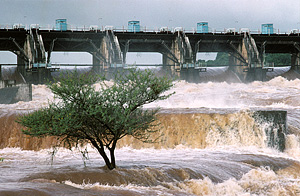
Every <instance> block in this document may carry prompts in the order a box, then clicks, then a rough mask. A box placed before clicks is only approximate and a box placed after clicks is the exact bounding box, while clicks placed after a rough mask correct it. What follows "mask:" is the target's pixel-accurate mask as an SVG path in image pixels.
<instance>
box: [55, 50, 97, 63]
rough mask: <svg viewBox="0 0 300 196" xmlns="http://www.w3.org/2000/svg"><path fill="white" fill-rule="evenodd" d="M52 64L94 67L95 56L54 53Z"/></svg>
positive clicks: (76, 53)
mask: <svg viewBox="0 0 300 196" xmlns="http://www.w3.org/2000/svg"><path fill="white" fill-rule="evenodd" d="M50 62H51V64H58V65H66V64H68V65H92V64H93V56H92V55H91V54H90V53H87V52H52V53H51V59H50Z"/></svg>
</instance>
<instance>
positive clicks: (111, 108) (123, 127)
mask: <svg viewBox="0 0 300 196" xmlns="http://www.w3.org/2000/svg"><path fill="white" fill-rule="evenodd" d="M96 82H99V84H100V86H101V88H100V90H96V89H95V86H94V85H93V84H94V83H96ZM172 86H173V84H172V80H170V79H168V78H166V77H157V76H155V75H154V73H153V72H151V71H149V70H146V71H140V70H135V69H132V70H129V73H128V74H124V73H118V74H116V76H115V78H114V83H113V84H112V85H108V84H107V82H106V81H105V80H104V79H103V78H99V77H96V76H95V75H80V74H78V72H74V73H69V75H68V77H65V78H62V79H60V82H58V81H55V82H54V83H52V84H49V85H48V87H49V88H50V89H51V91H52V92H53V93H54V95H55V96H56V98H58V100H59V101H58V102H53V103H49V106H47V107H45V108H42V109H40V110H37V111H35V112H33V113H29V114H27V115H23V116H21V117H19V118H18V120H17V122H19V123H20V124H22V125H23V126H24V127H25V128H24V129H23V130H22V131H23V133H25V134H27V135H31V136H36V137H44V136H58V137H59V138H61V139H62V141H64V143H65V144H67V145H68V146H71V145H72V144H74V143H75V144H79V143H85V142H89V143H91V144H92V146H94V147H95V148H96V149H97V151H98V152H99V153H100V155H101V156H102V157H103V159H104V161H105V163H106V166H107V167H108V168H109V169H114V168H115V167H116V164H115V155H114V151H115V148H116V144H117V141H118V140H119V139H121V138H123V137H125V136H127V135H130V136H132V137H134V138H136V139H139V140H141V141H143V142H151V140H149V136H150V135H151V133H153V132H156V131H157V123H156V122H155V120H156V114H157V112H158V110H159V109H152V110H145V109H143V108H142V107H143V105H144V104H147V103H151V102H154V101H156V100H163V99H166V98H168V97H169V96H171V94H172V93H171V94H163V93H164V92H165V91H166V90H168V89H170V88H171V87H172ZM105 148H106V149H108V151H109V154H110V159H109V157H108V154H107V153H106V151H105Z"/></svg>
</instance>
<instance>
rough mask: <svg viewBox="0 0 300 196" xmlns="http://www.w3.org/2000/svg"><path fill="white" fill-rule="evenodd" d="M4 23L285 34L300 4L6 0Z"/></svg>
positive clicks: (297, 23)
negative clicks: (265, 28)
mask: <svg viewBox="0 0 300 196" xmlns="http://www.w3.org/2000/svg"><path fill="white" fill-rule="evenodd" d="M0 3H1V5H0V16H1V17H0V25H12V24H14V23H22V24H27V25H29V24H39V25H41V26H44V25H45V26H46V25H51V26H52V25H54V24H55V20H56V19H58V18H66V19H67V21H68V24H70V25H73V26H83V25H85V26H90V25H98V26H106V25H109V26H114V27H117V28H121V27H122V26H125V27H126V26H127V23H128V21H129V20H139V21H140V22H141V25H142V26H147V28H159V27H165V26H168V27H184V28H185V29H187V30H189V29H190V30H191V29H192V28H196V24H197V22H202V21H206V22H208V23H209V27H210V28H212V29H217V30H221V29H224V28H237V29H238V28H250V29H251V30H258V29H260V28H261V24H263V23H273V24H274V28H275V29H280V31H281V32H284V31H289V30H291V29H299V28H300V0H0Z"/></svg>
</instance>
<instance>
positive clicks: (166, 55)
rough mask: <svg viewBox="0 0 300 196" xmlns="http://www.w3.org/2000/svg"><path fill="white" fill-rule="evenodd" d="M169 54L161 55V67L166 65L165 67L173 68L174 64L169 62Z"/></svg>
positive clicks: (171, 61)
mask: <svg viewBox="0 0 300 196" xmlns="http://www.w3.org/2000/svg"><path fill="white" fill-rule="evenodd" d="M171 58H172V57H171V54H169V53H167V54H163V55H162V62H163V65H167V66H174V65H175V62H174V61H173V60H171Z"/></svg>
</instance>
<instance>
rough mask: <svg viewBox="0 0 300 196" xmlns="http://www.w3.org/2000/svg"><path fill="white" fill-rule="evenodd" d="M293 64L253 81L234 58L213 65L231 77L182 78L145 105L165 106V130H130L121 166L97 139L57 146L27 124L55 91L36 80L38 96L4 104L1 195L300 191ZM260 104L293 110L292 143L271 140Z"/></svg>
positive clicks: (299, 88) (298, 103) (298, 86)
mask: <svg viewBox="0 0 300 196" xmlns="http://www.w3.org/2000/svg"><path fill="white" fill-rule="evenodd" d="M288 70H289V68H284V69H281V70H276V73H272V74H273V75H272V74H269V76H268V77H269V78H270V80H269V81H267V82H252V83H249V84H244V83H240V82H239V81H238V80H237V79H236V78H233V77H234V75H233V74H232V73H231V74H228V70H227V69H225V68H218V69H214V70H208V74H211V77H212V78H218V77H219V78H223V79H226V78H228V77H230V78H229V79H230V80H224V81H225V82H220V81H218V82H217V81H214V82H203V83H198V84H196V83H189V82H186V81H183V80H181V81H177V82H175V86H174V88H173V89H171V90H170V92H172V91H175V92H176V94H175V95H173V96H171V97H170V98H169V99H167V100H164V101H159V102H155V103H151V104H149V105H146V106H145V108H153V107H157V106H159V107H161V108H162V110H161V113H160V114H159V120H160V122H161V132H160V134H163V135H162V137H161V140H160V141H159V142H158V143H155V144H143V143H141V142H139V141H135V140H134V139H132V138H124V139H123V140H121V141H120V142H119V146H118V149H117V150H116V158H117V165H118V168H117V169H115V170H113V171H109V170H107V169H106V168H105V167H103V166H104V162H103V161H102V159H101V157H100V156H99V155H98V153H97V152H96V151H95V150H94V149H93V148H92V147H90V146H89V145H87V146H86V148H87V149H88V152H89V153H88V158H89V159H88V160H86V159H83V158H82V153H81V152H80V150H82V151H83V150H85V148H83V149H74V150H73V151H69V150H67V149H64V148H58V149H55V150H54V149H53V148H51V147H52V146H53V145H55V144H56V143H57V141H56V139H55V138H44V139H40V138H29V137H26V136H24V135H22V134H21V132H20V129H21V127H20V126H19V125H18V124H16V123H15V117H16V115H17V114H19V113H24V112H30V111H32V110H35V109H38V108H41V107H43V106H46V105H47V103H48V100H53V94H52V93H51V92H50V90H49V89H47V88H46V86H45V85H33V100H32V101H31V102H18V103H16V104H11V105H0V112H1V113H0V135H1V137H0V142H1V143H0V148H1V149H0V157H1V158H3V161H2V162H0V168H1V176H0V195H245V196H246V195H247V196H248V195H300V162H299V161H300V143H299V142H300V141H299V135H300V99H299V97H298V96H299V94H300V80H299V79H297V78H298V74H297V73H295V72H293V71H288ZM200 74H203V73H200ZM278 75H281V76H278ZM206 79H209V76H207V78H206ZM226 81H227V82H226ZM97 87H98V85H97V84H96V88H97ZM254 110H285V111H287V112H288V113H287V115H288V120H287V125H288V131H289V133H288V134H287V135H286V136H285V137H286V149H285V151H284V152H279V151H278V150H276V149H272V148H269V147H268V146H267V136H266V135H265V132H264V131H263V129H262V128H261V126H262V125H261V124H258V123H257V122H256V121H255V120H254V119H253V117H252V115H251V111H254ZM56 150H57V151H56ZM53 152H55V153H56V154H55V156H54V157H52V156H51V153H53Z"/></svg>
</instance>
